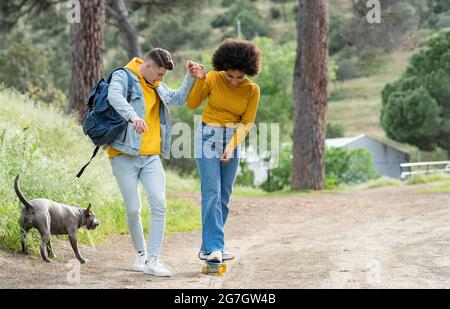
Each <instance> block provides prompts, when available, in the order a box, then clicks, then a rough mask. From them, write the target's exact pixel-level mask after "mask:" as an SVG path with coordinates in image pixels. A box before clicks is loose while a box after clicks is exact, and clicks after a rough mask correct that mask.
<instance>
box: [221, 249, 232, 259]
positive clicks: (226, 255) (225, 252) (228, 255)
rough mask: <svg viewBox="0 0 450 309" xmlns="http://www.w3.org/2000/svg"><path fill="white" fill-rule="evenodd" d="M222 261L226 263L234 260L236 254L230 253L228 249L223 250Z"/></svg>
mask: <svg viewBox="0 0 450 309" xmlns="http://www.w3.org/2000/svg"><path fill="white" fill-rule="evenodd" d="M222 259H223V260H224V261H226V260H232V259H234V254H233V253H231V252H230V251H228V250H227V249H223V252H222Z"/></svg>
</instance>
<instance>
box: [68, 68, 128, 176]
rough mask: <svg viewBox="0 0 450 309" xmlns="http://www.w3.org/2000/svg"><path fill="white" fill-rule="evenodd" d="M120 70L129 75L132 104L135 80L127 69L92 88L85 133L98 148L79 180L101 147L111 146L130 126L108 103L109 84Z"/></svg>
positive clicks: (82, 169)
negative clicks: (132, 90)
mask: <svg viewBox="0 0 450 309" xmlns="http://www.w3.org/2000/svg"><path fill="white" fill-rule="evenodd" d="M118 70H124V71H125V72H126V73H127V75H128V89H127V101H128V103H130V100H131V88H132V87H133V79H132V78H131V76H130V73H129V72H128V70H127V69H125V68H117V69H115V70H114V71H112V72H111V74H110V75H109V76H108V78H107V79H106V80H104V79H103V78H102V79H101V80H99V81H98V82H97V84H96V85H95V86H94V87H93V88H92V90H91V92H90V93H89V98H88V103H87V111H86V115H85V117H84V120H83V132H84V134H86V135H87V136H89V138H90V139H91V140H92V142H93V143H94V144H95V146H96V147H95V150H94V152H93V154H92V157H91V159H90V160H89V162H88V163H87V164H85V165H84V166H83V167H82V168H81V170H80V171H79V172H78V174H77V177H78V178H80V177H81V175H82V174H83V172H84V170H85V169H86V167H87V166H88V165H89V164H90V163H91V161H92V159H93V158H94V157H95V156H96V155H97V152H98V150H99V149H100V146H102V145H108V144H110V143H111V142H112V141H113V140H114V139H115V138H116V137H117V136H118V135H119V134H120V133H121V132H122V131H123V130H126V128H127V126H128V122H127V121H126V120H125V119H124V118H123V117H122V116H120V115H119V114H118V113H117V112H116V111H115V109H114V108H113V107H112V106H111V104H109V102H108V90H109V83H110V82H111V78H112V75H113V73H114V72H116V71H118Z"/></svg>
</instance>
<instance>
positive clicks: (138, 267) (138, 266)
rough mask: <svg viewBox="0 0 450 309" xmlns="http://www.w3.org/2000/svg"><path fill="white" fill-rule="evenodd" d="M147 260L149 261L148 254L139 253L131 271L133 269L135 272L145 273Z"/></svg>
mask: <svg viewBox="0 0 450 309" xmlns="http://www.w3.org/2000/svg"><path fill="white" fill-rule="evenodd" d="M146 259H147V253H146V252H145V251H144V252H141V253H138V255H137V256H136V258H135V259H134V263H133V265H132V266H131V269H133V270H134V271H139V272H142V271H144V267H145V260H146Z"/></svg>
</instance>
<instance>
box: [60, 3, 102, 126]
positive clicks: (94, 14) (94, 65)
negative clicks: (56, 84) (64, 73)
mask: <svg viewBox="0 0 450 309" xmlns="http://www.w3.org/2000/svg"><path fill="white" fill-rule="evenodd" d="M80 17H81V19H80V23H72V24H71V28H70V58H71V61H70V62H71V63H70V66H71V77H70V89H69V103H68V106H67V110H66V111H67V113H72V112H76V113H78V116H77V117H78V120H79V122H80V123H81V121H82V118H83V115H84V113H85V112H86V100H87V97H88V95H89V91H90V90H91V88H92V87H93V86H94V85H95V83H96V82H97V81H98V80H99V79H100V78H102V76H103V37H104V27H105V1H104V0H80Z"/></svg>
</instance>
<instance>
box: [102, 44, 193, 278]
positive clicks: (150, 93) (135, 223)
mask: <svg viewBox="0 0 450 309" xmlns="http://www.w3.org/2000/svg"><path fill="white" fill-rule="evenodd" d="M173 67H174V63H173V61H172V57H171V55H170V53H169V52H168V51H167V50H164V49H162V48H155V49H153V50H151V51H150V52H149V53H148V54H147V55H146V56H145V57H144V59H143V60H142V59H140V58H137V57H136V58H134V59H132V60H131V61H130V62H129V63H128V64H127V65H126V66H125V68H126V70H128V74H127V72H126V71H124V70H118V71H116V72H115V73H114V74H113V76H112V79H111V83H110V86H109V92H108V100H109V102H110V104H111V106H112V107H113V108H114V109H115V110H116V111H117V112H118V113H119V114H120V115H121V116H122V117H123V118H125V119H126V120H127V121H128V122H129V125H128V127H127V129H126V130H124V131H123V132H122V133H121V134H119V136H118V137H117V138H116V139H115V140H114V141H113V142H112V143H111V145H110V147H109V149H108V156H109V158H110V163H111V166H112V171H113V175H114V176H115V178H116V180H117V183H118V185H119V188H120V191H121V193H122V197H123V199H124V202H125V205H126V217H127V224H128V228H129V230H130V234H131V240H132V242H133V246H134V249H135V250H136V252H137V257H136V259H135V261H134V263H133V265H132V269H133V270H135V271H144V273H146V274H150V275H154V276H164V277H168V276H170V275H171V274H170V272H169V271H168V270H167V269H166V268H165V267H164V265H163V264H162V263H161V262H160V258H159V256H160V250H161V245H162V241H163V237H164V229H165V222H166V199H165V176H164V170H163V166H162V164H161V160H160V157H159V156H160V155H161V156H162V157H164V158H166V159H168V158H169V157H170V145H171V143H170V140H171V121H170V115H169V111H168V107H169V106H183V105H184V104H185V102H186V99H187V96H188V94H189V92H190V90H191V88H192V85H193V84H194V81H195V76H196V75H198V74H200V73H199V72H198V71H199V69H198V65H196V64H194V63H193V62H191V61H188V62H187V63H186V69H187V74H186V76H185V78H184V80H183V82H182V84H181V86H180V88H178V89H177V90H172V89H170V88H169V87H168V86H167V85H165V84H164V83H163V82H162V80H163V78H164V76H165V75H166V73H167V71H168V70H172V69H173ZM128 78H132V79H133V86H132V89H131V101H130V103H128V101H127V99H126V97H127V85H128ZM139 181H140V182H141V183H142V184H143V186H144V189H145V191H146V193H147V199H148V202H149V204H150V208H151V222H150V229H149V237H148V244H147V250H146V248H145V242H144V234H143V229H142V222H141V216H140V214H141V203H140V198H139V189H138V183H139Z"/></svg>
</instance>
